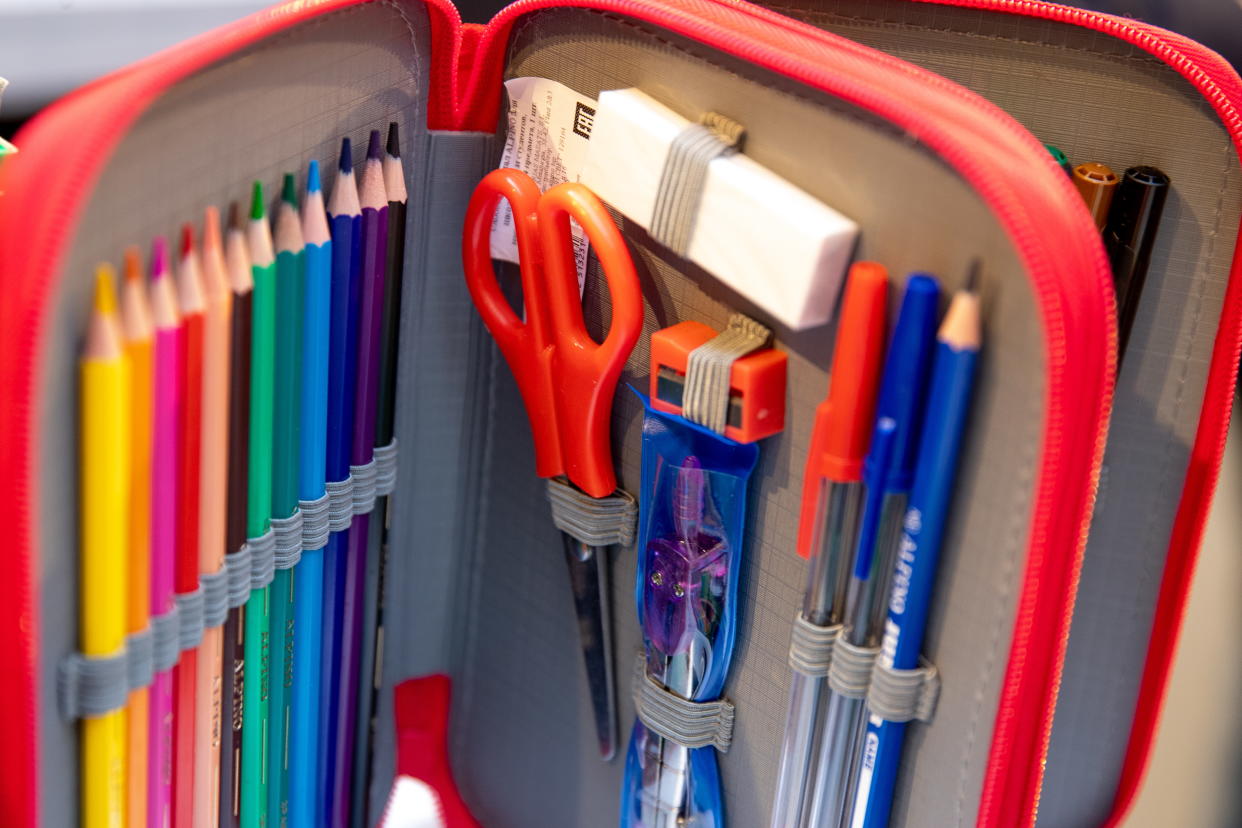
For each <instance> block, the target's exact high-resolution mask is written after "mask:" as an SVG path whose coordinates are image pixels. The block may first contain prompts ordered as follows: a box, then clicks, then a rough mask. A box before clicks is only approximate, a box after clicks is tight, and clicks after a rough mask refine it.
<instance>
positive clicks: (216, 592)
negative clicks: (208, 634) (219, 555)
mask: <svg viewBox="0 0 1242 828" xmlns="http://www.w3.org/2000/svg"><path fill="white" fill-rule="evenodd" d="M228 564H229V560H228V558H227V557H226V558H225V559H224V566H221V567H220V568H219V569H218V570H216V571H215V572H211V573H208V574H206V575H200V576H199V579H198V584H199V588H200V589H201V590H202V591H203V626H204V627H205V628H207V629H211V628H212V627H218V626H220V625H221V624H223V623H224V622H225V620H226V619H227V618H228V617H229V571H228Z"/></svg>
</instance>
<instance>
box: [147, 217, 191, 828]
mask: <svg viewBox="0 0 1242 828" xmlns="http://www.w3.org/2000/svg"><path fill="white" fill-rule="evenodd" d="M151 305H152V315H153V316H154V318H155V359H154V362H155V394H154V396H155V416H154V422H155V425H154V445H153V448H152V460H151V484H152V485H151V497H152V502H151V614H152V615H162V614H164V613H166V612H168V611H169V610H171V609H172V606H173V596H174V589H173V586H174V585H173V576H174V569H175V567H176V559H177V471H178V453H177V447H178V445H179V443H180V439H181V394H182V368H183V366H182V358H181V350H182V334H181V330H182V329H181V316H180V313H178V311H177V295H176V292H175V291H174V288H173V283H172V274H171V273H170V272H169V269H168V246H167V244H166V243H165V241H164V239H163V238H158V239H156V240H155V244H154V246H153V247H152V250H151ZM149 715H150V719H149V722H150V728H149V733H150V739H151V742H150V747H149V748H148V754H147V756H148V759H147V761H148V765H147V774H148V777H147V779H148V781H147V825H150V826H152V828H167V826H168V825H169V823H170V821H171V819H172V759H173V757H172V748H173V745H172V736H173V681H172V670H165V671H164V672H162V673H156V675H155V681H154V683H152V685H151V696H150V708H149Z"/></svg>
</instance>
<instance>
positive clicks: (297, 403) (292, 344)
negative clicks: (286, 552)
mask: <svg viewBox="0 0 1242 828" xmlns="http://www.w3.org/2000/svg"><path fill="white" fill-rule="evenodd" d="M275 225H276V226H275V230H274V237H275V242H276V295H277V296H279V297H280V305H281V310H280V312H279V313H277V314H276V396H275V408H274V409H273V429H272V517H274V518H287V517H289V516H291V515H292V514H293V513H294V512H295V511H297V508H298V469H299V466H300V465H301V464H300V458H299V457H298V452H299V450H300V442H301V440H300V437H299V432H300V430H301V428H300V427H301V422H300V409H301V395H302V367H301V365H302V328H303V327H304V325H303V318H302V317H303V314H304V312H305V311H304V309H303V295H304V293H305V289H304V285H303V280H304V279H305V247H306V245H305V243H304V242H303V241H302V227H301V224H300V222H299V220H298V194H297V183H296V181H295V179H294V177H293V175H291V174H286V175H285V177H284V185H283V187H282V193H281V200H280V204H279V206H278V207H277V208H276V221H275ZM294 582H295V573H294V570H293V569H277V570H276V577H275V579H274V580H273V581H272V600H271V604H270V606H271V629H272V641H271V647H270V652H271V668H270V669H271V696H270V700H269V702H268V703H269V706H270V709H269V711H268V721H269V725H268V727H269V734H270V735H269V740H270V741H269V744H268V758H269V761H270V762H271V771H270V773H269V774H268V785H269V786H270V787H269V788H268V806H267V808H268V810H267V814H268V817H267V818H268V822H267V824H268V825H269V826H275V825H282V824H284V822H285V820H286V819H287V817H288V812H289V741H288V738H289V720H290V715H291V712H292V711H291V709H290V706H289V700H290V698H291V696H292V690H293V646H294V642H295V641H296V640H297V637H296V632H297V631H296V630H295V629H294V621H295V618H294V596H293V592H294V588H295V583H294Z"/></svg>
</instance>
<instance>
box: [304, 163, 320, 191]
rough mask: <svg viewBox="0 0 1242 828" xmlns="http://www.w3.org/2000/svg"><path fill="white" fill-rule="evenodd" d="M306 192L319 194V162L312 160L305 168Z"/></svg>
mask: <svg viewBox="0 0 1242 828" xmlns="http://www.w3.org/2000/svg"><path fill="white" fill-rule="evenodd" d="M306 192H308V193H317V192H319V162H318V161H316V160H314V159H311V162H310V164H308V165H307V167H306Z"/></svg>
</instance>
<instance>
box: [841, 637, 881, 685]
mask: <svg viewBox="0 0 1242 828" xmlns="http://www.w3.org/2000/svg"><path fill="white" fill-rule="evenodd" d="M879 654H880V648H879V647H860V646H858V645H857V644H851V643H850V642H849V641H846V640H845V639H844V638H842V639H840V640H839V641H837V644H836V649H835V651H834V652H833V655H832V664H831V665H830V666H829V667H828V686H829V687H831V688H832V691H833V692H834V693H836V694H838V695H840V696H844V697H845V698H847V699H862V698H866V696H867V687H868V686H870V684H871V669H872V667H874V666H875V657H876V656H878V655H879Z"/></svg>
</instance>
